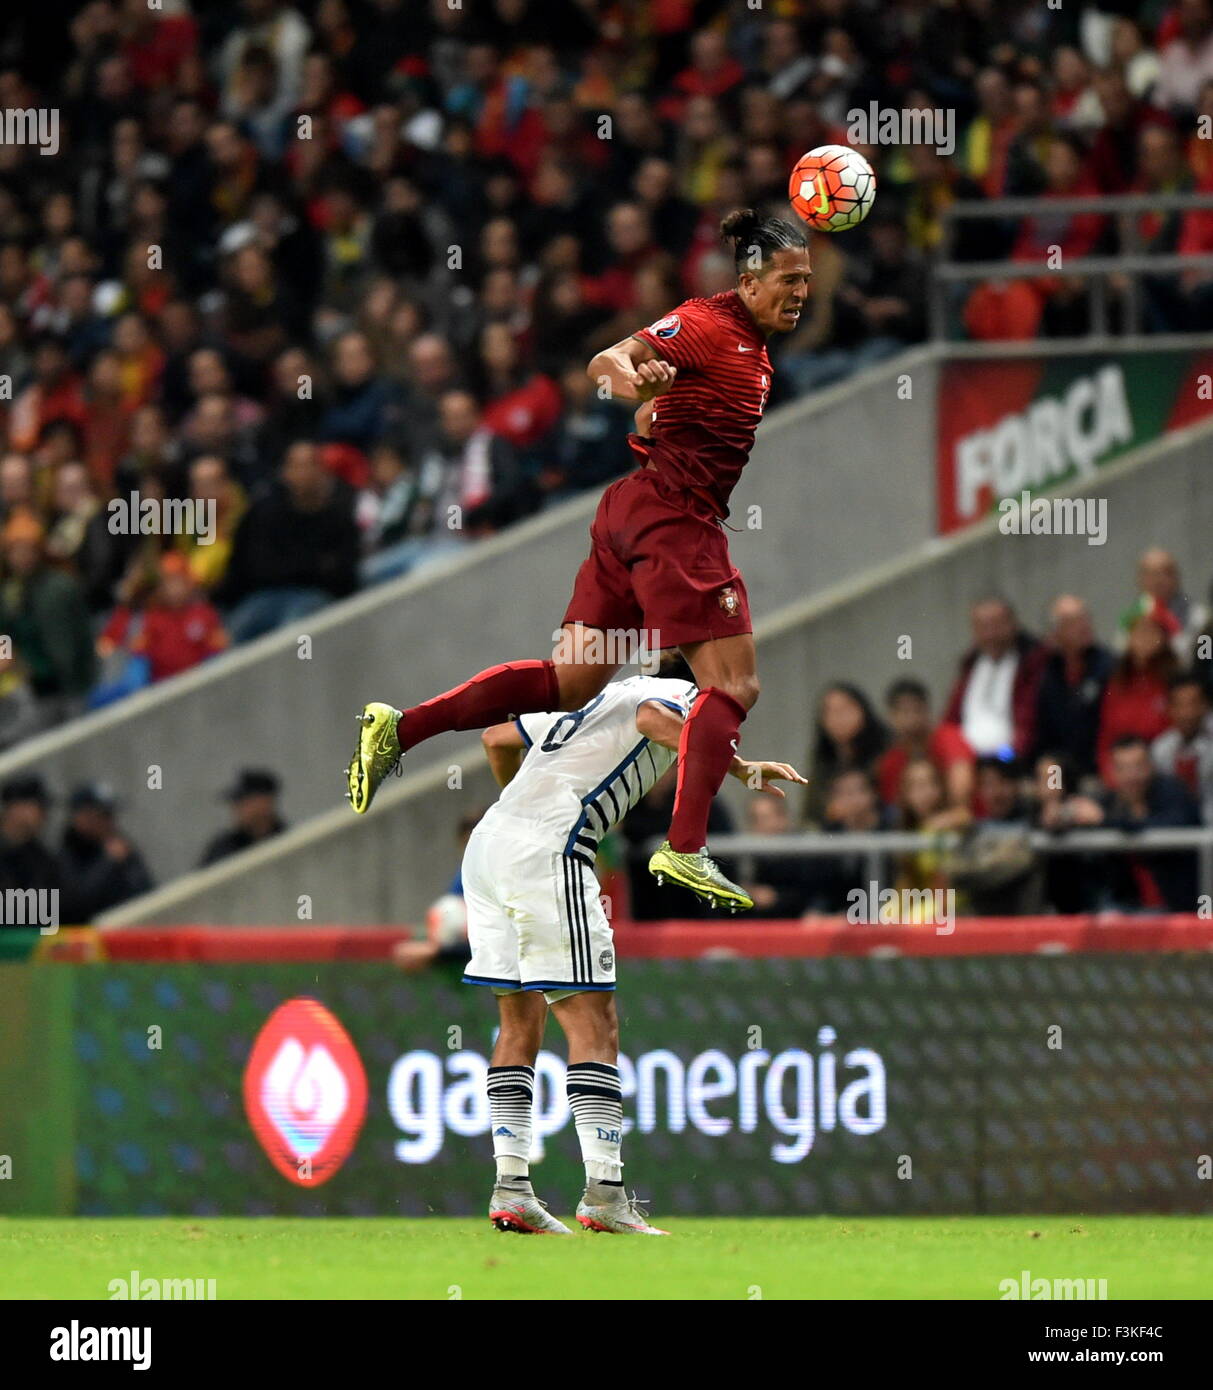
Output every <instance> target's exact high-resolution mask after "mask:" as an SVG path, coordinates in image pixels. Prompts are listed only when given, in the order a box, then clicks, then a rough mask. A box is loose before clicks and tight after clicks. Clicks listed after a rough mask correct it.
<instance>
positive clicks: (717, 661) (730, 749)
mask: <svg viewBox="0 0 1213 1390" xmlns="http://www.w3.org/2000/svg"><path fill="white" fill-rule="evenodd" d="M682 653H683V655H684V656H685V657H686V659H687V661H688V663H689V664H690V667H691V670H692V671H693V672H694V673H695V683H696V684H697V685H698V686H699V694H698V696H697V697H696V699H695V703H694V705H693V706H692V707H691V713H690V716H689V717H688V718H687V720H686V722H685V723H684V724H683V726H682V737H681V739H680V740H679V744H678V790H677V793H676V795H675V798H674V815H673V819H672V820H671V821H670V837H669V839H668V840H666V842H665V843H664V844H663V845H662V846H661V848H660V849H659V850H657V852H656V853H655V854H654V855H653V857H652V858H651V859H650V860H649V870H650V872H651V873H653V874H655V875H656V876H657V879H658V881H659V882H661V883H664V882H666V881H667V880H668V881H669V882H671V883H677V884H679V885H680V886H681V887H683V888H687V889H689V890H690V891H691V892H692V893H695V894H697V895H698V896H699V897H701V898H704V899H706V900H707V901H708V902H710V903H712V905H713V906H721V907H731V908H732V909H733V910H734V911H738V910H742V909H746V908H751V907H753V906H754V902H753V899H752V898H751V897H750V896H749V894H748V893H747V892H746V891H745V889H744V888H741V887H739V886H738V885H737V884H736V883H733V882H732V881H731V880H730V879H729V878H727V877H726V876H725V874H723V873H722V872H721V870H720V866H719V865H718V864H717V863H716V862H715V860H714V859H712V857H711V856H710V855H709V854H708V851H707V838H708V815H709V813H710V811H711V808H712V798H713V797H714V796H715V795H716V793H717V792H718V791H719V790H720V788H721V785H722V783H723V782H724V779H725V777H726V776H727V775H728V771H729V768H730V766H731V765H732V762H733V759H734V757H735V756H736V753H737V744H738V741H739V739H740V734H741V724H742V721H743V720H744V719H745V717H746V715H747V714H748V713H749V711H750V709H751V708H752V707H753V705H754V702H755V701H756V700H757V699H758V673H757V659H756V655H755V651H754V638H753V636H752V634H750V633H748V632H744V633H739V634H737V635H736V636H732V637H719V638H715V639H713V640H712V641H708V642H695V643H688V644H686V645H684V646H683V648H682Z"/></svg>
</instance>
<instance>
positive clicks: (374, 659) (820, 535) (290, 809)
mask: <svg viewBox="0 0 1213 1390" xmlns="http://www.w3.org/2000/svg"><path fill="white" fill-rule="evenodd" d="M906 372H909V373H912V381H913V396H912V399H910V400H904V399H899V393H898V390H897V383H898V378H899V377H900V376H901V374H902V373H906ZM936 380H937V368H936V365H935V359H934V354H933V350H931V349H922V350H918V351H916V352H913V353H908V354H905V355H903V356H901V357H899V358H898V359H896V361H895V362H893V363H889V364H886V365H884V366H881V367H878V368H875V369H874V370H872V371H870V372H868V373H865V374H864V375H863V376H861V377H858V378H856V379H855V380H853V381H849V382H846V383H843V384H842V385H840V386H837V387H834V388H832V389H831V390H829V391H826V392H822V393H820V394H819V395H816V396H813V397H811V398H809V399H806V400H804V401H800V402H796V403H795V404H792V405H790V406H786V407H784V408H782V409H780V410H777V411H775V412H773V413H772V415H771V418H770V419H769V420H768V421H767V422H766V424H765V425H764V426H763V428H762V430H761V431H760V434H759V440H758V444H757V446H756V448H755V451H754V456H753V460H752V462H751V464H750V467H749V468H748V469H747V472H746V475H745V479H744V481H743V483H742V486H741V487H740V488H739V489H738V491H737V495H736V497H735V501H734V512H735V522H736V524H737V525H739V526H741V527H742V528H743V529H742V530H741V531H740V532H739V533H738V534H737V535H735V536H734V537H732V541H733V548H734V553H735V556H736V559H737V563H738V564H739V565H740V567H741V568H742V569H743V571H744V572H745V574H746V578H747V581H748V583H749V586H750V590H751V593H752V596H753V600H754V607H755V612H756V614H757V615H758V616H759V617H761V616H762V615H764V614H769V613H772V612H775V611H776V610H777V609H778V608H780V607H782V606H784V605H786V604H788V603H791V602H793V601H795V600H797V599H799V598H802V597H803V596H804V595H805V594H808V593H812V592H814V591H816V590H818V589H820V588H822V587H823V586H824V585H826V584H830V583H833V582H836V581H837V580H838V579H839V578H842V577H845V576H847V575H853V574H856V573H859V572H860V571H862V570H863V569H866V568H867V566H868V565H869V564H870V562H871V554H872V550H871V547H872V543H873V537H877V538H879V546H880V549H881V552H882V553H884V554H890V553H895V552H901V551H905V550H908V549H909V548H911V547H912V546H914V545H917V544H918V543H919V542H920V541H922V540H923V539H924V538H925V537H926V536H927V535H929V534H930V529H931V525H932V491H933V489H932V483H931V469H932V466H933V462H932V461H933V443H932V441H933V427H934V399H935V385H936ZM890 440H896V442H897V452H896V456H895V457H893V456H892V455H891V453H890V448H889V441H890ZM891 460H892V461H893V462H894V463H895V465H896V466H895V467H893V468H890V466H889V465H890V461H891ZM826 499H828V506H829V512H830V524H829V526H828V527H827V526H824V525H822V524H821V522H820V520H819V514H820V512H822V511H824V510H825V505H826ZM596 502H597V498H596V496H586V497H581V498H577V499H575V500H573V501H571V502H569V503H567V504H565V505H563V506H562V507H560V508H558V509H554V510H553V511H551V512H548V513H545V514H544V515H542V516H540V517H536V518H533V519H531V520H530V521H528V522H526V523H524V524H523V525H522V526H519V527H517V528H515V529H514V530H511V531H510V532H509V533H507V534H506V535H504V536H500V537H496V538H494V539H492V540H490V541H484V542H481V543H479V544H477V545H476V546H474V547H472V548H471V549H470V550H469V552H468V553H467V555H466V556H464V555H460V556H457V557H456V559H455V560H454V561H453V562H445V561H444V562H443V564H442V566H441V567H439V566H437V565H436V566H435V567H434V568H433V569H431V570H428V571H426V572H424V573H422V574H420V575H417V576H415V577H412V578H406V579H403V580H400V581H397V582H395V583H392V584H387V585H383V586H381V587H379V588H376V589H374V590H371V591H368V592H366V593H363V594H360V595H357V596H356V597H354V598H351V599H349V600H347V601H346V602H344V603H341V604H336V605H334V606H333V607H331V608H329V609H327V610H325V612H323V613H322V614H319V615H317V616H316V617H315V618H313V619H310V620H309V621H307V622H306V623H304V624H301V625H299V626H298V627H295V628H290V629H284V630H282V631H281V632H278V633H274V634H272V635H270V636H268V637H265V638H263V639H262V640H261V641H259V642H256V643H252V644H250V645H249V646H247V647H244V648H242V649H240V650H239V651H238V652H235V653H232V654H230V655H228V656H225V657H222V658H220V659H219V660H217V661H214V662H211V663H208V664H207V665H206V666H204V667H200V668H198V669H196V670H195V671H192V672H189V673H187V674H186V675H184V676H182V677H179V678H178V679H176V680H175V681H171V682H169V683H168V684H167V685H166V686H163V687H159V688H157V689H154V690H150V691H145V692H143V693H141V694H139V695H137V696H135V697H133V698H131V699H129V700H126V701H124V702H123V703H121V704H119V705H116V706H114V707H112V708H111V709H110V710H103V711H100V712H99V713H97V714H95V715H92V716H90V717H88V718H87V719H85V720H82V721H78V722H76V723H74V724H72V725H71V727H70V728H67V729H60V730H55V731H52V732H51V733H49V734H46V735H44V736H42V737H40V738H38V739H34V740H30V741H29V742H27V743H23V744H21V745H20V746H19V747H17V748H15V749H13V750H11V751H10V752H8V753H7V754H5V755H3V756H0V781H3V780H5V779H6V778H8V777H11V776H13V775H14V774H16V773H18V772H22V771H27V770H37V771H39V772H41V773H42V775H43V776H44V777H46V779H47V781H48V783H49V784H50V786H51V788H52V790H53V791H54V792H55V793H56V794H59V795H62V794H64V793H65V792H66V791H67V789H68V788H69V787H70V786H71V785H72V784H73V783H75V782H78V781H82V780H85V779H92V778H100V779H103V780H106V781H108V782H111V783H112V784H113V785H114V786H115V788H116V789H117V791H118V794H119V796H120V797H121V798H122V800H123V802H124V812H123V819H124V824H125V826H126V828H127V829H128V831H129V832H130V834H131V835H132V837H133V838H134V840H135V842H136V843H137V844H138V845H139V846H140V847H141V848H142V849H143V851H144V853H145V854H146V856H147V859H148V862H149V865H150V867H151V869H152V872H153V874H154V875H155V876H156V878H157V879H158V880H159V881H161V882H164V881H166V880H168V879H170V878H172V877H174V876H176V875H179V874H182V873H184V872H186V871H187V870H189V869H190V868H191V867H192V866H193V865H194V864H196V863H197V861H198V858H199V855H200V852H201V849H202V847H203V844H204V843H205V842H206V841H207V840H209V839H210V838H211V836H212V835H214V834H215V833H216V832H217V831H218V830H220V829H223V828H224V827H225V824H226V808H225V807H224V806H223V805H222V804H221V803H220V802H219V801H218V799H217V798H218V795H219V793H220V791H221V789H222V788H223V787H224V786H225V785H227V784H229V783H230V782H231V781H232V779H233V776H234V773H235V771H236V769H238V768H240V767H243V766H260V767H270V768H274V769H275V770H277V771H278V772H279V773H280V774H281V775H282V778H283V782H284V786H285V792H284V797H283V808H284V812H285V815H286V817H287V819H288V820H289V821H290V822H291V823H292V824H297V823H301V822H303V821H305V820H307V819H309V818H311V817H315V816H318V815H321V814H323V813H324V812H325V811H326V810H329V809H330V808H333V807H337V806H344V802H343V796H344V780H343V776H342V770H343V768H344V766H345V763H346V761H347V760H348V758H349V753H350V749H351V747H352V738H353V734H354V722H353V721H354V715H355V714H356V713H357V711H358V710H360V709H361V707H362V705H363V703H364V702H365V701H366V700H369V699H376V698H378V699H386V700H390V701H393V702H395V703H400V704H404V703H409V702H413V701H416V700H419V699H424V698H426V697H428V696H429V695H432V694H436V693H438V692H439V691H441V690H444V689H447V688H449V687H450V686H452V685H455V684H457V683H458V682H459V681H461V680H464V679H466V678H467V677H468V676H469V675H471V674H472V673H474V672H475V671H477V670H479V669H481V668H482V667H483V666H485V665H487V664H490V663H492V662H497V661H504V660H508V659H510V658H511V657H520V656H547V655H548V653H549V652H550V650H551V636H552V632H553V630H554V629H555V628H556V627H557V626H558V624H559V622H560V618H561V615H562V614H563V611H564V606H565V604H566V602H567V600H568V595H569V592H570V590H571V587H572V582H573V576H574V574H575V573H576V570H577V567H578V565H579V564H580V563H581V561H582V559H583V558H584V556H585V553H586V550H587V530H588V526H589V521H590V518H591V517H592V515H593V512H594V507H595V505H596ZM751 508H757V509H758V510H757V512H754V511H751V510H750V509H751ZM754 522H758V523H759V524H758V526H757V528H756V529H750V526H752V525H753V524H754ZM302 637H306V638H307V639H309V644H308V645H307V646H303V647H301V645H300V639H301V638H302ZM466 742H467V740H466V737H462V736H459V735H448V736H446V737H443V738H440V739H435V740H434V741H433V742H432V743H429V744H426V745H424V746H423V747H422V748H421V749H419V750H417V752H416V753H415V754H413V755H411V756H410V760H409V765H410V771H413V770H416V771H423V770H426V769H433V768H445V767H446V766H447V764H448V763H449V762H450V761H451V759H452V758H453V756H454V754H455V751H456V750H457V749H459V748H460V747H461V746H463V745H465V744H466ZM155 769H158V770H159V771H158V774H157V772H156V771H154V770H155ZM157 776H158V777H159V782H160V786H159V788H158V789H156V790H152V789H150V787H149V780H151V781H152V782H153V783H154V780H155V779H156V777H157ZM372 834H373V832H372ZM444 847H445V846H444Z"/></svg>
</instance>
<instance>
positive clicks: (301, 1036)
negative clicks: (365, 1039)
mask: <svg viewBox="0 0 1213 1390" xmlns="http://www.w3.org/2000/svg"><path fill="white" fill-rule="evenodd" d="M366 1096H367V1086H366V1072H365V1071H364V1070H363V1067H362V1059H361V1058H360V1057H359V1056H358V1050H357V1048H355V1046H354V1044H353V1042H352V1041H351V1040H350V1036H349V1034H348V1033H347V1032H346V1031H345V1029H344V1028H343V1027H342V1026H341V1024H340V1022H339V1021H338V1020H337V1018H336V1017H335V1016H334V1015H333V1014H332V1013H330V1012H329V1010H328V1009H326V1008H325V1007H324V1005H323V1004H321V1003H319V1002H318V1001H317V1000H315V999H291V1000H288V1001H287V1002H286V1003H285V1004H281V1005H279V1007H278V1008H276V1009H275V1010H274V1012H273V1013H272V1014H271V1015H270V1016H269V1018H268V1019H267V1020H266V1023H265V1026H264V1027H263V1028H262V1030H261V1032H260V1033H259V1034H258V1035H257V1040H256V1042H255V1043H254V1044H253V1050H252V1052H251V1053H250V1054H249V1059H248V1065H247V1066H246V1067H245V1069H244V1109H245V1113H246V1114H247V1115H248V1120H249V1124H250V1125H251V1126H252V1128H253V1133H254V1134H255V1135H256V1136H257V1139H258V1141H259V1142H260V1144H261V1147H262V1148H263V1149H264V1150H265V1152H266V1154H267V1155H268V1157H269V1160H270V1162H271V1163H272V1164H273V1165H274V1167H275V1168H277V1169H278V1171H279V1172H280V1173H281V1174H282V1176H283V1177H284V1178H286V1179H287V1180H288V1181H290V1182H293V1183H297V1184H298V1185H299V1186H300V1187H318V1186H319V1185H320V1184H321V1183H323V1182H327V1181H328V1179H329V1178H331V1177H332V1176H333V1174H334V1173H336V1172H337V1170H338V1169H339V1168H340V1167H341V1165H342V1164H343V1163H344V1162H345V1160H346V1159H347V1158H348V1157H349V1156H350V1153H351V1152H352V1150H353V1148H354V1144H355V1142H356V1140H357V1138H358V1134H359V1132H360V1131H361V1129H362V1122H363V1120H364V1119H365V1118H366Z"/></svg>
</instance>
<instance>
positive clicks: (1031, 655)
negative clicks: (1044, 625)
mask: <svg viewBox="0 0 1213 1390" xmlns="http://www.w3.org/2000/svg"><path fill="white" fill-rule="evenodd" d="M970 619H971V622H972V625H973V646H972V648H971V649H970V651H969V652H967V653H966V654H965V656H964V657H963V658H962V660H961V664H960V675H959V677H958V678H957V681H956V684H955V685H954V686H953V687H952V694H951V697H950V698H949V700H948V707H947V711H946V713H945V714H944V722H945V723H947V724H952V725H956V726H957V727H958V728H959V730H960V732H961V733H962V734H963V735H964V738H965V741H966V743H968V745H969V747H970V748H972V749H973V751H974V752H975V753H978V754H982V753H993V754H995V755H997V756H998V757H1015V758H1024V757H1026V756H1027V755H1028V753H1029V752H1030V750H1031V748H1032V740H1033V738H1034V736H1035V727H1036V698H1037V692H1038V691H1039V689H1040V680H1041V674H1042V672H1043V670H1044V663H1045V649H1044V647H1042V645H1041V644H1040V643H1039V642H1038V641H1037V640H1036V638H1035V637H1033V636H1031V635H1030V634H1029V633H1027V632H1025V631H1024V630H1023V629H1022V628H1021V627H1020V625H1019V618H1018V617H1017V616H1016V613H1015V610H1014V608H1012V607H1011V605H1010V604H1009V603H1008V602H1007V601H1006V599H1004V598H1000V597H997V596H993V597H990V598H985V599H981V600H979V601H978V602H977V603H975V604H974V605H973V608H972V612H971V614H970Z"/></svg>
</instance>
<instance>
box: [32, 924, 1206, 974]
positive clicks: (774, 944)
mask: <svg viewBox="0 0 1213 1390" xmlns="http://www.w3.org/2000/svg"><path fill="white" fill-rule="evenodd" d="M65 936H66V939H63V940H58V939H56V938H53V937H48V938H47V940H46V942H45V944H44V946H43V948H42V951H41V954H42V956H43V958H46V957H50V958H52V959H73V960H88V959H105V960H115V961H183V962H184V961H208V962H238V961H322V960H384V959H386V958H387V957H388V956H390V954H391V951H392V947H393V946H394V945H395V943H396V942H397V941H400V940H404V939H407V938H409V937H411V936H412V931H411V930H410V929H409V928H407V927H391V926H380V927H335V926H314V927H298V926H284V927H211V926H185V927H108V928H101V929H98V930H89V929H85V930H83V931H80V932H72V933H70V934H65ZM615 945H616V949H617V950H618V952H619V955H620V957H621V958H624V959H626V958H628V957H631V958H633V959H636V958H648V959H654V958H656V959H667V960H690V959H695V958H697V957H703V956H714V957H729V956H734V957H746V956H872V955H878V956H879V955H904V956H974V955H1030V954H1033V953H1035V952H1059V951H1074V952H1086V951H1207V950H1211V949H1213V921H1206V920H1204V919H1202V918H1199V917H1195V916H1189V915H1179V914H1175V915H1169V916H1166V915H1164V916H1151V917H1120V916H1076V917H973V918H964V919H961V920H958V921H957V923H956V928H955V930H954V931H952V932H950V933H942V932H937V931H936V929H935V928H934V927H931V926H859V925H852V924H849V923H847V922H845V921H843V920H842V919H841V918H825V919H821V920H819V921H812V922H800V921H787V922H783V921H780V922H771V921H756V922H752V923H748V924H746V925H741V924H739V923H736V922H702V921H664V922H651V923H645V924H643V925H641V924H639V923H627V924H624V923H620V924H619V925H618V926H616V928H615Z"/></svg>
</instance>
